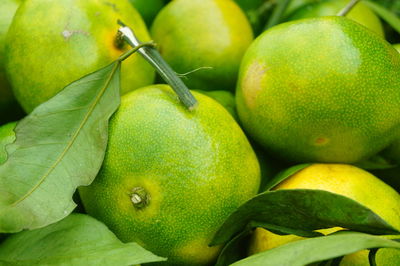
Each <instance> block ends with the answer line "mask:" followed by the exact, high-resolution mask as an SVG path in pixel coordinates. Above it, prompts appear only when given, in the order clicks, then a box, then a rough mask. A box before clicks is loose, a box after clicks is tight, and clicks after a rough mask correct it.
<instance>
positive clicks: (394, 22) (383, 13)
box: [363, 0, 400, 33]
mask: <svg viewBox="0 0 400 266" xmlns="http://www.w3.org/2000/svg"><path fill="white" fill-rule="evenodd" d="M363 2H364V3H365V5H367V6H368V7H369V8H371V9H372V11H374V12H375V13H376V14H377V15H378V16H380V17H381V18H382V19H383V20H384V21H386V22H387V23H388V24H389V25H390V26H392V27H393V29H395V30H396V31H397V32H398V33H400V19H399V18H398V17H397V16H396V15H395V14H394V13H392V12H391V11H389V10H387V9H386V8H384V7H383V6H381V5H379V4H376V3H373V2H371V1H367V0H364V1H363Z"/></svg>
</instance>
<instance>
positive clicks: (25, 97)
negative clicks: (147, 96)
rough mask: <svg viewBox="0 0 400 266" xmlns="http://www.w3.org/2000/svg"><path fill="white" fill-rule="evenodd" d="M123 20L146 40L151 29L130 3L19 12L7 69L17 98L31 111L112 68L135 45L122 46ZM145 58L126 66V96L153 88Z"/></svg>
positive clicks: (55, 5)
mask: <svg viewBox="0 0 400 266" xmlns="http://www.w3.org/2000/svg"><path fill="white" fill-rule="evenodd" d="M118 19H120V20H121V21H123V22H124V23H125V24H127V25H128V26H130V27H132V29H133V30H134V31H135V33H136V35H137V36H138V37H139V39H140V40H142V41H149V40H150V37H149V35H148V32H147V29H146V25H145V24H144V22H143V20H142V19H141V17H140V15H139V14H138V13H137V11H136V10H135V9H134V8H133V6H132V5H131V4H130V3H129V2H128V0H108V1H103V0H88V1H78V0H73V1H71V0H57V1H54V0H29V1H24V2H23V4H22V5H21V7H20V8H19V9H18V11H17V13H16V15H15V18H14V20H13V23H12V24H11V26H10V30H9V34H8V35H7V39H6V48H5V54H6V68H7V74H8V77H9V80H10V82H11V84H12V86H13V91H14V94H15V96H16V98H17V100H18V101H19V103H20V104H21V105H22V107H23V108H24V110H25V111H27V112H31V111H32V110H33V109H34V108H35V107H36V106H37V105H39V104H41V103H43V102H45V101H47V100H48V99H50V98H51V97H52V96H54V95H55V94H56V93H57V92H59V91H60V90H62V89H63V88H64V87H65V86H66V85H68V84H69V83H71V82H72V81H74V80H77V79H79V78H80V77H82V76H84V75H86V74H89V73H90V72H93V71H96V70H97V69H99V68H101V67H104V66H105V65H107V64H110V63H111V62H112V61H114V60H115V59H117V58H118V56H120V55H121V54H122V53H123V52H125V51H127V50H129V49H130V47H129V45H127V44H124V42H122V41H118V38H117V32H118V28H119V27H120V26H119V25H118V24H117V20H118ZM153 79H154V70H153V68H152V67H151V66H150V64H148V63H147V62H146V61H145V60H144V59H143V58H141V56H140V55H139V54H135V55H132V56H131V57H129V58H128V59H127V60H126V61H124V64H123V66H122V73H121V92H122V93H123V94H124V93H126V92H128V91H129V90H132V89H136V88H139V87H142V86H144V85H148V84H151V83H153Z"/></svg>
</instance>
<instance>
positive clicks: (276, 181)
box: [265, 163, 311, 191]
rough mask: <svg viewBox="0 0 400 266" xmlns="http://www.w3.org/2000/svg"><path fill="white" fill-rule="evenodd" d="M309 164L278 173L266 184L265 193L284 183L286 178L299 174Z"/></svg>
mask: <svg viewBox="0 0 400 266" xmlns="http://www.w3.org/2000/svg"><path fill="white" fill-rule="evenodd" d="M310 165H311V164H310V163H305V164H299V165H295V166H292V167H290V168H288V169H285V170H283V171H282V172H280V173H278V174H277V175H276V176H275V177H274V178H273V179H272V180H271V181H269V182H268V183H267V185H266V186H265V191H267V190H271V189H272V188H274V187H275V186H276V185H278V184H279V183H281V182H282V181H284V180H285V179H286V178H288V177H290V176H292V175H294V174H295V173H297V172H299V171H300V170H303V169H304V168H306V167H308V166H310Z"/></svg>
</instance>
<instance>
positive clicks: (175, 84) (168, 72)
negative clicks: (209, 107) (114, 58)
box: [119, 23, 198, 110]
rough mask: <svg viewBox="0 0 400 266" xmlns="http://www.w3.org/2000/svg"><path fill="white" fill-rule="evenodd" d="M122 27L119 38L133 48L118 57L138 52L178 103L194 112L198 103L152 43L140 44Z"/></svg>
mask: <svg viewBox="0 0 400 266" xmlns="http://www.w3.org/2000/svg"><path fill="white" fill-rule="evenodd" d="M120 24H121V25H122V27H121V28H120V29H119V33H120V34H121V38H122V39H123V40H125V41H126V42H127V43H128V44H129V45H130V46H132V47H133V49H132V50H131V51H129V52H128V53H127V54H125V55H122V56H121V57H120V59H121V60H125V59H126V58H127V57H128V56H129V55H130V54H132V53H134V52H136V51H137V52H138V53H139V54H141V55H142V56H143V57H144V58H145V59H146V60H147V61H148V62H149V63H150V64H151V65H152V66H153V67H154V68H155V69H156V70H157V72H158V74H159V75H160V76H161V77H162V78H163V79H164V80H165V81H166V82H167V83H168V84H169V85H170V86H171V87H172V89H173V90H174V91H175V93H176V94H177V95H178V97H179V99H180V101H181V102H182V103H183V104H184V105H185V106H186V107H187V108H188V109H189V110H194V109H195V108H196V107H197V105H198V102H197V100H196V99H195V98H194V96H193V94H192V93H191V92H190V91H189V89H188V88H187V87H186V85H185V84H184V83H183V81H182V80H181V79H180V78H179V77H178V75H177V74H176V73H175V72H174V71H173V70H172V68H171V67H170V66H169V65H168V63H167V62H165V60H164V59H163V58H162V56H161V54H160V53H159V52H158V50H157V49H156V48H155V44H154V42H151V43H142V42H141V41H140V40H139V39H138V38H137V37H136V36H135V34H134V33H133V31H132V30H131V29H130V28H129V27H127V26H125V25H124V24H123V23H120Z"/></svg>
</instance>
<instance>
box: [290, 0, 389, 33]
mask: <svg viewBox="0 0 400 266" xmlns="http://www.w3.org/2000/svg"><path fill="white" fill-rule="evenodd" d="M348 3H349V1H348V0H326V1H322V2H314V3H309V4H306V5H303V6H301V7H300V8H298V9H296V10H295V11H294V12H293V13H291V15H290V16H289V18H288V19H287V20H296V19H303V18H314V17H321V16H334V15H336V14H338V13H339V12H340V11H341V10H342V9H343V8H344V7H345V6H346V5H347V4H348ZM346 17H347V18H349V19H352V20H354V21H356V22H358V23H360V24H361V25H363V26H365V27H367V28H369V29H370V30H372V31H374V32H375V33H377V34H378V35H380V36H382V37H384V36H385V33H384V31H383V27H382V23H381V22H380V20H379V18H378V17H377V16H376V15H375V13H374V12H373V11H372V10H371V9H370V8H369V7H368V6H366V5H365V4H363V3H362V2H361V3H358V4H357V5H356V6H355V7H354V8H353V9H352V10H351V11H350V12H349V13H348V14H347V15H346Z"/></svg>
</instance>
